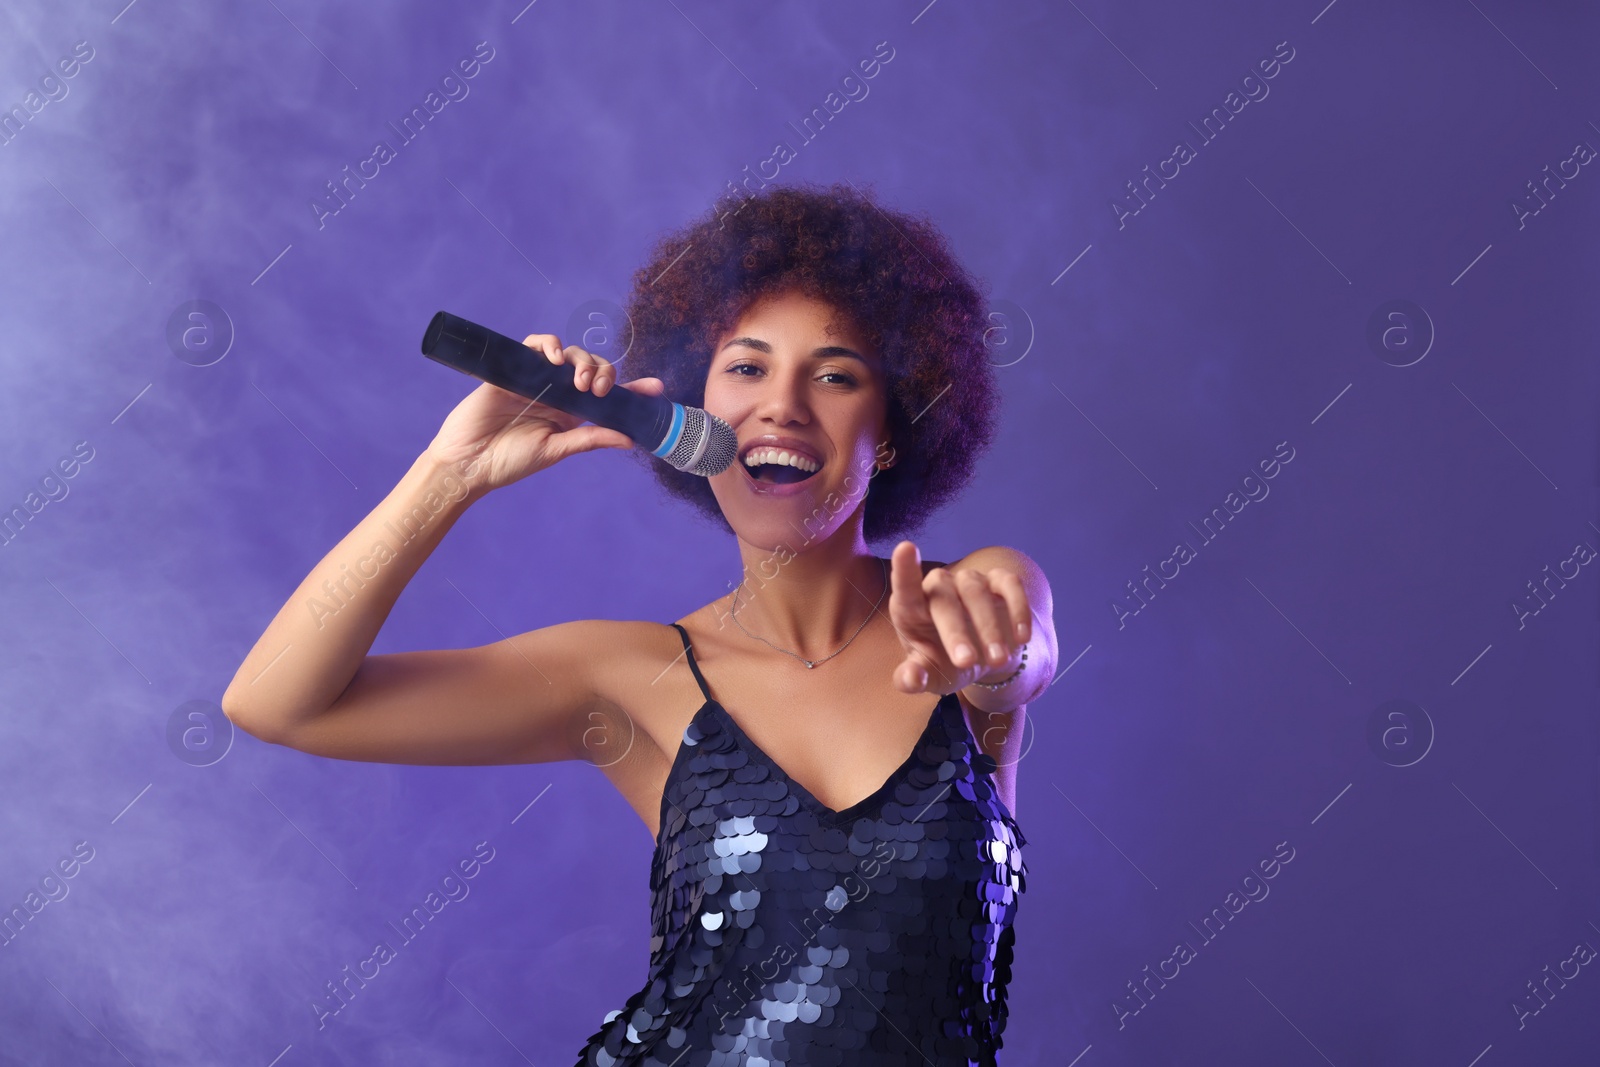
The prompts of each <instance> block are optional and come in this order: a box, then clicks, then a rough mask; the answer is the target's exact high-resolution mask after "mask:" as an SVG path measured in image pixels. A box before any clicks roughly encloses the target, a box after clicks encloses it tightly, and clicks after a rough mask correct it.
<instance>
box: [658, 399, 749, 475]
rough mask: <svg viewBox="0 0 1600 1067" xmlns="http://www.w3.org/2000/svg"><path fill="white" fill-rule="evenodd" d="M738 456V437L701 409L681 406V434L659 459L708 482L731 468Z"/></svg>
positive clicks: (723, 423)
mask: <svg viewBox="0 0 1600 1067" xmlns="http://www.w3.org/2000/svg"><path fill="white" fill-rule="evenodd" d="M738 454H739V437H738V435H737V434H735V433H734V432H733V427H732V426H729V425H728V424H727V423H726V422H724V421H722V420H721V419H719V418H717V417H716V416H715V415H712V414H710V413H709V412H707V411H705V410H703V409H701V408H694V407H690V406H688V405H687V404H685V405H684V406H683V432H682V433H681V434H679V435H678V443H677V444H676V445H675V446H674V447H673V449H672V451H670V452H668V453H667V454H666V455H665V456H663V457H662V458H663V459H665V460H666V461H667V462H668V463H669V464H671V465H672V466H673V467H676V468H677V469H678V470H680V471H685V472H687V473H689V474H698V475H700V476H701V477H702V478H709V477H711V476H712V475H713V474H721V473H722V472H723V471H725V470H727V469H728V468H729V467H731V466H732V465H733V461H734V458H735V457H736V456H737V455H738Z"/></svg>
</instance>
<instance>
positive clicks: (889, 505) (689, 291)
mask: <svg viewBox="0 0 1600 1067" xmlns="http://www.w3.org/2000/svg"><path fill="white" fill-rule="evenodd" d="M791 290H795V291H799V292H801V293H803V294H804V295H806V296H809V297H812V298H814V299H818V300H821V301H822V302H824V303H826V304H828V305H830V306H832V307H833V308H834V309H836V310H838V311H841V312H843V313H844V314H845V315H846V316H847V317H848V319H849V320H850V321H851V322H852V323H853V324H854V325H855V326H856V327H857V329H858V330H859V332H860V333H861V334H862V336H863V338H864V339H865V340H866V341H867V343H868V344H870V345H871V346H872V347H873V348H874V349H876V350H877V351H878V352H879V353H880V354H881V356H882V358H883V363H884V369H885V372H886V376H887V379H888V410H887V426H888V433H889V440H890V442H891V444H892V446H893V448H894V455H895V462H894V464H893V465H892V466H890V467H889V468H887V469H886V470H882V471H879V472H877V473H876V474H874V475H873V477H872V478H871V479H870V480H869V482H868V489H867V496H866V503H865V507H866V516H865V520H864V526H863V536H864V537H865V539H866V540H868V541H884V540H888V539H891V538H899V537H901V536H903V535H904V534H907V533H910V532H912V531H914V530H916V529H918V528H919V527H920V526H921V525H922V524H923V523H924V522H925V521H926V519H927V518H928V517H929V515H931V514H932V513H933V512H934V511H935V510H936V509H938V508H939V507H941V506H942V505H944V504H945V503H947V502H948V501H949V500H950V499H951V498H952V497H954V496H955V495H956V494H957V493H958V492H959V491H960V490H961V489H962V487H963V486H965V485H966V483H967V482H968V481H969V480H970V478H971V477H972V474H973V472H974V470H975V468H976V465H977V460H978V457H979V456H980V455H981V454H982V453H983V452H984V451H985V450H986V449H987V448H988V447H989V444H990V443H991V441H992V440H993V437H994V431H995V422H996V419H997V415H998V410H999V391H998V388H997V386H996V383H995V376H994V369H993V366H992V365H991V364H990V362H989V360H988V358H987V356H986V350H985V348H984V344H983V333H984V326H985V314H986V307H987V304H986V300H985V298H984V295H983V294H982V292H980V288H979V283H978V282H977V281H975V280H974V279H973V278H972V277H971V276H970V275H969V274H968V273H967V272H966V271H965V270H964V269H963V268H962V266H961V265H960V263H958V262H957V260H956V258H955V256H954V254H953V253H952V252H951V250H950V247H949V244H948V242H947V241H946V239H945V238H944V236H943V235H942V234H941V233H940V232H939V231H938V230H937V229H936V228H935V227H934V225H933V224H932V222H930V221H929V220H928V219H927V218H926V217H925V216H920V215H909V214H905V213H902V212H896V211H891V210H888V209H886V208H883V207H881V206H880V205H879V204H878V203H877V202H876V197H875V194H874V193H873V192H872V191H871V188H870V186H869V187H868V191H867V192H865V193H863V192H860V191H858V190H857V189H856V188H855V187H854V186H851V185H848V184H835V185H832V186H828V187H826V188H822V187H818V186H816V185H815V184H812V183H802V184H799V185H791V186H783V185H774V186H770V187H767V188H764V189H763V190H762V192H760V193H758V194H756V195H754V196H745V195H742V194H741V193H740V192H735V191H732V188H731V187H730V191H729V192H727V193H724V194H723V195H721V196H719V197H718V198H717V201H716V203H715V204H714V205H713V207H712V209H711V211H710V213H709V214H707V215H705V216H703V217H701V218H700V219H698V220H696V221H693V222H691V223H690V224H688V225H687V226H685V227H683V228H681V229H679V230H677V231H674V232H670V233H667V234H665V235H664V236H661V237H660V238H659V239H658V240H657V241H656V242H655V244H654V245H653V246H652V248H651V250H650V254H649V258H648V262H647V263H645V265H644V266H642V267H640V268H639V269H638V270H637V271H635V272H634V275H633V288H632V292H631V293H630V295H629V296H628V299H627V307H626V311H627V318H628V320H629V324H630V326H631V337H630V338H629V339H628V340H627V342H626V343H627V344H628V348H627V349H626V351H627V353H628V354H627V356H626V358H625V360H624V362H625V364H626V375H627V377H629V378H630V379H632V378H643V377H656V378H660V379H661V380H662V383H663V385H664V387H665V395H667V396H669V397H672V398H673V399H674V400H677V401H678V402H679V403H683V404H689V405H693V406H700V405H701V404H703V403H704V399H705V385H706V374H707V372H708V371H709V369H710V366H711V359H712V354H713V348H714V346H715V345H716V342H717V340H718V339H719V338H720V337H721V336H722V335H723V334H724V333H725V332H727V331H728V330H731V329H732V328H733V327H734V326H735V325H737V323H738V321H739V318H740V316H741V315H742V314H743V313H744V311H745V310H746V309H747V308H748V307H750V305H752V304H754V303H755V302H756V301H758V300H760V299H761V298H763V297H766V296H769V295H774V294H777V293H781V292H785V291H791ZM630 452H631V453H632V454H634V455H635V456H636V457H638V458H639V460H640V461H641V462H643V463H646V464H648V465H649V469H650V471H651V472H652V473H653V474H654V475H655V477H656V478H657V480H658V481H660V482H661V484H662V486H663V487H664V488H665V489H666V490H667V492H668V493H670V494H671V495H673V496H676V497H679V498H681V499H683V500H686V501H688V502H689V503H690V504H692V505H694V506H695V507H696V508H697V509H698V510H699V511H700V512H702V513H703V514H704V515H705V516H706V517H707V518H708V519H710V520H711V521H712V522H713V523H718V524H720V525H721V526H722V527H723V528H724V529H728V530H730V532H731V527H729V526H728V522H727V519H726V518H725V517H724V516H723V515H722V511H721V509H720V508H719V507H718V506H717V500H716V497H715V496H714V495H713V493H712V491H711V485H710V483H709V482H708V481H707V480H706V479H705V478H702V477H699V476H696V475H693V474H687V473H684V472H682V471H678V470H674V469H673V468H672V467H669V466H668V465H667V464H665V463H661V462H660V461H658V460H656V459H654V458H653V457H651V456H648V455H646V454H645V453H644V452H643V451H642V450H639V449H631V450H630Z"/></svg>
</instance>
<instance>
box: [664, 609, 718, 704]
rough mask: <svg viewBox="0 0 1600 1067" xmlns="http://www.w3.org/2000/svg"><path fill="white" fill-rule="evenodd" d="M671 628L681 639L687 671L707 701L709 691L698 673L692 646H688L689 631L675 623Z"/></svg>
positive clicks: (703, 678) (709, 695)
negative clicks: (687, 664) (687, 657)
mask: <svg viewBox="0 0 1600 1067" xmlns="http://www.w3.org/2000/svg"><path fill="white" fill-rule="evenodd" d="M672 628H673V629H674V630H677V631H678V636H680V637H682V638H683V650H684V652H686V653H688V656H689V669H690V670H691V671H693V672H694V680H695V681H696V682H697V683H699V686H700V693H701V695H702V696H704V697H705V698H706V699H707V700H708V701H709V700H710V699H711V690H709V689H707V688H706V679H705V675H703V674H701V673H700V664H698V663H696V662H695V661H694V646H693V645H691V644H689V631H688V630H685V629H684V628H683V627H682V626H679V625H678V624H677V623H673V624H672Z"/></svg>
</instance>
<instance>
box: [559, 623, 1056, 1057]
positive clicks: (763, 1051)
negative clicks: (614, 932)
mask: <svg viewBox="0 0 1600 1067" xmlns="http://www.w3.org/2000/svg"><path fill="white" fill-rule="evenodd" d="M673 626H675V627H676V628H677V630H678V633H679V634H680V635H681V636H682V638H683V647H684V650H685V652H686V653H687V655H688V660H689V667H690V669H691V670H693V672H694V678H695V681H696V682H697V683H698V684H699V686H700V692H701V693H702V695H704V697H705V703H704V704H702V705H701V707H700V708H699V710H698V711H696V712H695V715H694V718H693V719H692V720H691V721H690V723H689V725H688V727H687V728H686V729H685V730H684V733H683V743H682V744H681V745H680V746H679V749H678V752H677V755H676V757H675V758H674V760H673V763H672V768H671V770H670V771H669V772H668V774H667V781H666V787H665V789H664V791H663V794H662V798H661V830H660V833H659V836H658V838H657V842H656V849H655V854H654V856H653V857H652V859H651V864H650V891H651V894H652V904H651V914H650V918H651V931H652V934H651V938H650V966H649V971H648V974H647V976H646V982H645V985H644V988H643V989H641V990H639V992H637V993H635V994H634V995H633V996H631V997H629V998H628V1001H627V1003H626V1004H625V1005H624V1006H623V1007H622V1008H621V1009H619V1010H617V1011H613V1012H611V1013H610V1014H609V1015H607V1016H606V1018H605V1020H604V1022H603V1023H602V1025H601V1027H600V1029H599V1030H598V1031H596V1032H595V1033H594V1034H593V1035H592V1036H591V1037H590V1038H589V1041H588V1043H587V1044H586V1045H585V1046H584V1049H583V1051H582V1054H581V1056H580V1058H579V1060H578V1063H579V1064H580V1067H583V1065H588V1067H612V1065H613V1064H627V1065H634V1064H638V1065H640V1067H733V1065H748V1067H768V1065H771V1067H778V1065H784V1064H792V1065H800V1064H815V1065H827V1067H836V1065H843V1064H850V1065H853V1067H854V1065H862V1067H889V1065H891V1064H894V1065H899V1064H905V1065H908V1067H909V1065H916V1067H926V1065H927V1064H929V1063H932V1064H935V1065H936V1067H948V1065H950V1064H967V1065H971V1064H979V1065H993V1064H995V1063H996V1053H997V1051H998V1050H999V1048H1000V1046H1001V1033H1002V1031H1003V1030H1004V1028H1005V1022H1006V985H1007V983H1008V981H1009V980H1010V977H1011V962H1012V945H1013V936H1014V935H1013V930H1012V920H1013V918H1014V917H1015V914H1016V908H1017V903H1018V895H1019V894H1020V893H1021V892H1022V891H1023V889H1024V887H1025V875H1026V866H1025V864H1024V863H1023V860H1022V846H1023V845H1025V844H1026V843H1027V842H1026V839H1025V838H1024V837H1023V835H1022V830H1021V828H1020V827H1019V826H1018V825H1017V823H1016V820H1015V819H1013V818H1012V816H1011V813H1010V812H1009V811H1008V810H1007V809H1006V806H1005V804H1004V803H1003V802H1002V801H1001V800H1000V798H999V796H998V795H997V793H996V791H995V787H994V782H993V778H992V774H993V771H994V768H995V762H994V760H993V759H992V758H991V757H990V756H988V755H987V754H985V753H984V752H982V751H981V750H980V749H979V748H978V746H977V744H976V743H975V741H974V739H973V737H972V733H971V731H970V730H969V729H968V728H967V723H966V717H965V716H964V715H963V714H962V711H961V706H960V704H959V702H958V701H957V699H956V697H955V695H954V694H950V695H947V696H943V697H941V698H940V699H939V702H938V703H937V704H936V705H935V706H934V708H933V711H932V713H931V714H930V716H929V720H928V725H927V727H926V728H925V729H924V730H923V732H922V735H921V737H920V738H919V739H918V741H917V744H916V747H915V748H914V749H913V750H912V753H911V755H910V756H909V757H907V758H906V760H905V762H904V763H902V764H901V765H900V767H898V768H897V769H896V770H895V771H894V773H893V774H891V775H890V776H889V778H888V780H886V781H885V782H884V783H883V785H882V786H880V787H879V788H878V789H877V790H876V791H875V792H873V794H872V795H871V796H869V797H866V798H865V799H863V800H861V801H860V802H858V803H856V804H852V805H850V807H848V808H845V809H844V810H842V811H834V810H832V809H830V808H828V807H826V806H825V805H823V804H822V803H821V802H820V801H818V800H817V799H816V798H815V797H813V796H812V795H811V794H810V793H809V792H807V791H806V789H805V788H804V787H803V786H801V785H799V784H798V783H797V782H795V781H793V780H791V779H790V778H789V776H788V775H787V774H785V773H784V771H783V769H782V768H781V767H779V766H778V765H777V764H776V763H774V762H773V761H772V760H771V759H770V758H768V756H767V755H766V753H764V752H762V750H761V749H760V748H758V747H757V746H756V745H755V743H754V742H752V741H751V740H750V738H749V737H748V736H746V735H745V733H744V731H743V730H742V729H740V727H739V725H738V723H736V722H735V721H734V720H733V718H732V717H731V716H730V715H729V714H728V712H727V711H726V710H725V709H724V708H723V707H722V706H721V705H720V704H718V703H717V702H716V701H715V700H713V699H712V697H711V693H710V691H709V690H708V689H707V687H706V681H705V678H704V677H703V676H702V675H701V674H700V667H699V665H698V664H697V663H696V662H695V659H694V650H693V648H692V647H691V646H690V643H689V635H688V632H687V631H685V630H684V628H683V627H682V626H678V624H677V623H674V624H673Z"/></svg>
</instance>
